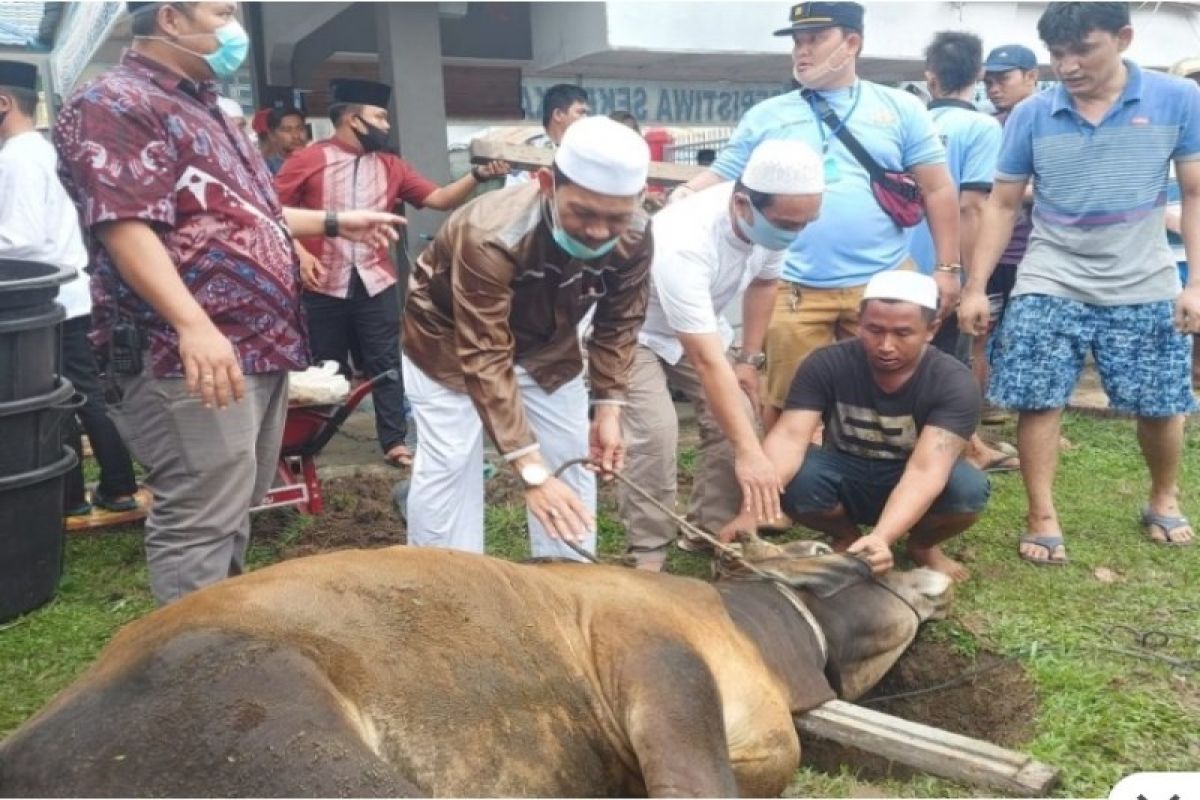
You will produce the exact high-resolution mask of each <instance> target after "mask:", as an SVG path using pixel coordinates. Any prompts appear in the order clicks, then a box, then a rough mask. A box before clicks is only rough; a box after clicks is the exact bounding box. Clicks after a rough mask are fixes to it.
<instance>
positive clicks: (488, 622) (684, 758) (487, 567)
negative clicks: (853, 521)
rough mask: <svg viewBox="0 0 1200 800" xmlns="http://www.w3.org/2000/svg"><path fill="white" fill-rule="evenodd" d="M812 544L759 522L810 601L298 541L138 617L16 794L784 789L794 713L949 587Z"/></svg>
mask: <svg viewBox="0 0 1200 800" xmlns="http://www.w3.org/2000/svg"><path fill="white" fill-rule="evenodd" d="M818 547H820V548H821V549H822V550H823V551H824V552H823V553H822V554H820V555H817V556H816V557H799V556H813V553H814V546H813V544H812V543H797V545H792V546H788V548H787V549H786V550H785V549H782V548H778V547H775V546H773V545H763V544H762V543H758V542H755V543H753V546H751V545H747V553H748V557H753V559H754V561H755V563H756V564H758V565H759V566H760V567H762V568H764V569H769V570H771V571H772V572H773V573H775V574H777V575H779V576H781V577H784V578H786V579H787V580H788V581H789V582H791V583H792V585H794V586H797V587H799V589H798V591H797V592H792V593H791V594H792V597H793V598H795V597H797V595H798V596H799V597H802V598H803V601H802V603H799V602H794V601H793V600H792V599H789V597H788V596H787V592H786V591H785V590H780V589H779V588H777V587H776V586H775V585H774V584H773V583H766V582H753V581H722V582H719V583H717V584H715V585H714V584H708V583H705V582H703V581H699V580H693V579H689V578H680V577H673V576H669V575H656V574H650V573H646V572H641V571H637V570H630V569H623V568H619V567H606V566H594V565H586V564H562V563H558V564H540V565H522V564H514V563H510V562H507V561H501V560H498V559H493V558H487V557H483V556H476V555H470V554H465V553H458V552H452V551H447V550H435V549H414V548H408V547H393V548H389V549H386V550H373V551H344V552H337V553H331V554H328V555H322V556H315V557H312V558H304V559H298V560H295V561H289V562H286V563H283V564H279V565H277V566H273V567H270V568H268V569H263V570H261V571H258V572H255V573H252V574H249V575H245V576H242V577H239V578H235V579H233V580H229V581H226V582H223V583H221V584H219V585H216V586H213V587H210V588H208V589H205V590H204V591H201V592H197V593H196V594H194V595H191V596H189V597H187V598H185V599H183V600H180V601H178V602H177V603H175V604H173V605H170V606H167V607H166V608H163V609H161V610H159V611H156V612H154V613H153V614H150V615H148V616H147V617H145V618H144V619H141V620H138V621H137V622H134V623H132V624H130V625H128V626H126V627H125V628H124V629H123V630H121V631H120V633H118V634H117V636H116V637H115V638H114V639H113V641H112V643H111V644H109V646H108V647H107V648H106V649H105V650H104V652H103V653H101V655H100V657H99V659H98V660H97V662H96V663H95V664H94V665H93V666H92V667H91V668H90V669H89V670H88V671H87V672H85V673H84V674H83V676H82V677H80V678H79V679H78V680H77V681H76V682H75V683H74V684H73V685H71V686H70V687H68V688H67V689H66V690H64V691H63V692H62V693H61V694H59V695H58V696H57V697H56V698H55V699H54V700H53V701H51V702H50V704H49V705H47V706H46V708H44V709H43V710H42V711H41V712H40V713H39V714H38V715H37V716H35V717H34V718H33V719H32V720H30V721H29V722H27V723H26V724H25V725H23V726H22V727H21V728H19V729H18V730H17V731H16V732H15V733H13V734H12V735H11V736H10V737H9V738H8V739H6V740H5V741H4V742H3V743H0V794H3V795H38V796H64V795H73V796H80V795H82V796H110V795H125V796H211V795H226V796H246V795H249V796H260V797H268V796H281V795H286V796H314V795H315V796H324V797H336V796H347V795H349V796H378V795H392V796H397V795H435V796H437V795H457V796H475V797H479V796H529V795H533V796H554V795H568V796H585V797H586V796H597V795H627V796H628V795H646V794H649V795H652V796H662V795H699V796H712V797H717V796H728V795H734V794H744V795H757V796H762V795H777V794H779V793H780V792H781V791H782V790H783V789H784V787H785V786H786V785H787V783H788V781H789V779H790V778H791V776H792V773H793V771H794V770H795V769H796V766H797V764H798V763H799V757H800V744H799V741H798V739H797V736H796V731H795V729H794V727H793V724H792V714H794V713H800V712H804V711H806V710H808V709H811V708H813V707H814V706H816V705H819V704H820V703H823V702H825V701H826V700H829V699H832V698H833V697H834V696H835V693H836V694H840V695H841V696H843V697H846V698H850V699H853V698H854V697H856V696H858V695H859V694H861V693H862V692H864V691H865V690H866V689H867V688H869V687H870V686H871V685H872V684H873V683H874V682H875V681H877V680H878V679H879V678H880V677H881V676H882V675H883V673H884V672H885V671H886V670H887V669H888V667H890V666H891V664H892V663H893V662H894V661H895V660H896V658H897V657H898V656H899V655H900V653H901V652H903V651H904V649H905V648H906V647H907V646H908V644H909V643H910V642H911V641H912V639H913V637H914V635H915V634H916V630H917V625H918V623H919V621H920V620H921V619H925V618H928V617H930V616H933V615H935V614H937V613H939V612H940V611H942V609H943V608H944V604H945V602H946V597H945V595H946V590H947V587H948V581H947V580H946V579H945V577H944V576H942V575H941V574H940V573H936V572H931V571H929V570H916V571H914V572H909V573H901V572H895V571H893V572H892V573H890V574H889V575H888V576H887V577H885V578H884V579H883V580H882V581H877V580H874V579H872V578H871V577H870V576H869V570H867V569H866V568H865V565H863V564H862V562H860V561H858V560H857V559H855V558H852V557H848V556H842V555H831V554H828V548H824V546H823V545H820V546H818ZM835 690H836V692H835Z"/></svg>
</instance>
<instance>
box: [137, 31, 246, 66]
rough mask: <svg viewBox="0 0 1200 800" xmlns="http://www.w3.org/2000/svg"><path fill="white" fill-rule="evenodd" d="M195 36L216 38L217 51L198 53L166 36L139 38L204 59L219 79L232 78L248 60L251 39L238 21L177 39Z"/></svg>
mask: <svg viewBox="0 0 1200 800" xmlns="http://www.w3.org/2000/svg"><path fill="white" fill-rule="evenodd" d="M193 36H216V37H217V49H216V50H214V51H213V52H211V53H197V52H196V51H195V50H192V49H191V48H188V47H184V46H183V45H181V44H177V43H176V42H173V41H171V40H170V39H168V38H167V37H166V36H139V37H138V38H139V39H158V40H159V41H161V42H166V43H167V44H169V45H171V46H172V47H174V48H176V49H179V50H182V51H183V52H185V53H191V54H192V55H194V56H196V57H197V58H202V59H204V62H205V63H206V64H208V68H209V69H211V70H212V71H213V74H214V75H216V76H217V77H218V78H230V77H232V76H233V75H234V74H235V73H236V72H237V71H238V68H239V67H241V66H242V63H243V62H244V61H245V60H246V54H247V53H248V52H249V51H250V37H249V36H247V35H246V29H245V28H243V27H242V23H240V22H238V21H237V20H236V19H231V20H229V22H226V23H225V24H224V25H222V26H221V27H219V28H217V29H216V30H215V31H213V32H212V33H211V34H209V33H187V34H184V35H183V36H179V37H176V38H179V39H183V38H189V37H193Z"/></svg>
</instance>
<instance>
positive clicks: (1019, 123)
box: [996, 61, 1200, 305]
mask: <svg viewBox="0 0 1200 800" xmlns="http://www.w3.org/2000/svg"><path fill="white" fill-rule="evenodd" d="M1125 67H1126V69H1127V70H1128V72H1129V77H1128V80H1127V81H1126V84H1125V89H1124V91H1123V92H1122V93H1121V96H1120V97H1119V98H1118V99H1117V101H1116V102H1115V103H1113V106H1112V108H1110V109H1109V110H1108V112H1107V113H1106V114H1105V115H1104V117H1103V118H1102V119H1101V120H1100V122H1099V124H1096V125H1093V124H1092V123H1090V122H1088V121H1087V120H1085V119H1083V117H1081V116H1080V115H1079V113H1078V112H1077V111H1076V110H1075V105H1074V101H1073V100H1072V99H1071V96H1070V94H1069V93H1068V92H1067V90H1066V89H1065V88H1063V87H1062V86H1061V85H1059V86H1057V87H1056V88H1054V89H1050V90H1048V91H1045V92H1042V93H1041V94H1037V95H1034V96H1033V97H1030V98H1028V99H1027V100H1024V101H1022V102H1021V103H1020V104H1019V105H1017V107H1016V108H1015V109H1014V110H1013V112H1012V116H1010V117H1009V118H1008V123H1007V124H1006V125H1005V127H1004V145H1003V148H1002V150H1001V153H1000V163H999V165H998V167H997V171H996V180H998V181H1023V180H1026V179H1029V178H1033V179H1034V204H1033V232H1032V233H1031V234H1030V237H1029V249H1028V250H1027V251H1026V253H1025V257H1024V258H1023V259H1022V260H1021V263H1020V266H1019V267H1018V269H1017V280H1016V285H1015V287H1014V288H1013V294H1014V295H1022V294H1044V295H1051V296H1055V297H1066V298H1070V299H1074V300H1079V301H1082V302H1085V303H1092V304H1095V305H1134V304H1139V303H1152V302H1157V301H1161V300H1170V299H1171V298H1173V297H1174V296H1175V295H1176V294H1178V293H1179V288H1180V284H1179V273H1178V272H1177V270H1176V265H1175V258H1174V257H1173V255H1172V254H1171V249H1170V248H1169V247H1168V246H1167V240H1166V237H1164V236H1163V211H1164V208H1165V206H1166V202H1167V174H1168V167H1169V165H1170V161H1171V160H1172V159H1174V160H1176V161H1189V160H1192V159H1196V158H1200V90H1198V89H1197V87H1196V85H1195V84H1194V83H1192V82H1191V81H1187V80H1184V79H1182V78H1175V77H1171V76H1169V75H1163V74H1160V73H1157V72H1143V71H1142V70H1141V69H1140V68H1139V67H1138V66H1137V65H1136V64H1134V63H1133V62H1131V61H1126V62H1125Z"/></svg>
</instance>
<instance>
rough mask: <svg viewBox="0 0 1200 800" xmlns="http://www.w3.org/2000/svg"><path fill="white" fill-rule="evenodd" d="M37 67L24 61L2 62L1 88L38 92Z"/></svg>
mask: <svg viewBox="0 0 1200 800" xmlns="http://www.w3.org/2000/svg"><path fill="white" fill-rule="evenodd" d="M37 79H38V71H37V66H36V65H34V64H28V63H26V62H24V61H0V86H12V87H13V88H16V89H28V90H29V91H31V92H36V91H37Z"/></svg>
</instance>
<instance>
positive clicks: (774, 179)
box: [742, 139, 825, 194]
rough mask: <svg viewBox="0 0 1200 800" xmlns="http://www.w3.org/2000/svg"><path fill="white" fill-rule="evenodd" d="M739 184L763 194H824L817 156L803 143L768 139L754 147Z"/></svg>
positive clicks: (821, 171)
mask: <svg viewBox="0 0 1200 800" xmlns="http://www.w3.org/2000/svg"><path fill="white" fill-rule="evenodd" d="M742 185H743V186H745V187H746V188H747V189H753V190H754V191H756V192H763V193H764V194H820V193H821V192H823V191H825V167H824V165H823V164H822V163H821V157H820V156H818V155H817V151H816V150H813V149H812V148H811V147H809V146H808V145H807V144H805V143H804V142H797V141H789V140H787V139H768V140H766V141H765V142H762V143H761V144H759V145H758V147H756V148H754V152H752V153H751V154H750V160H749V161H748V162H747V163H746V169H745V170H744V171H743V172H742Z"/></svg>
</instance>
